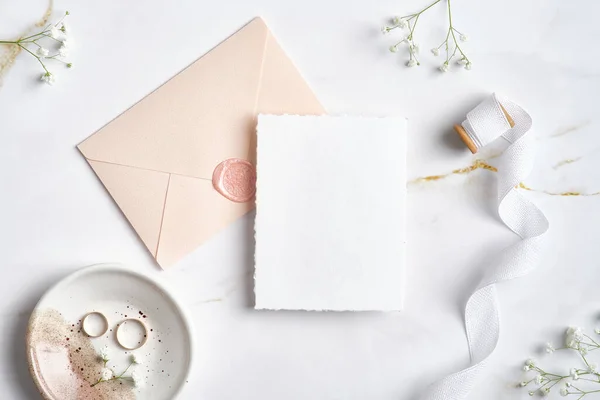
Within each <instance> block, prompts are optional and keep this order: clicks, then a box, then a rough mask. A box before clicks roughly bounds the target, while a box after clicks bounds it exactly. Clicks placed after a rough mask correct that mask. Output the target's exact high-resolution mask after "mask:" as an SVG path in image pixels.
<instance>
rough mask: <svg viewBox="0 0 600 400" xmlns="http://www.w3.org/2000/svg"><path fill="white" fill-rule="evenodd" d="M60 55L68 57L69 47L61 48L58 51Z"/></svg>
mask: <svg viewBox="0 0 600 400" xmlns="http://www.w3.org/2000/svg"><path fill="white" fill-rule="evenodd" d="M58 54H59V55H60V56H61V57H68V56H69V47H68V46H65V45H64V44H63V45H62V46H60V48H59V49H58Z"/></svg>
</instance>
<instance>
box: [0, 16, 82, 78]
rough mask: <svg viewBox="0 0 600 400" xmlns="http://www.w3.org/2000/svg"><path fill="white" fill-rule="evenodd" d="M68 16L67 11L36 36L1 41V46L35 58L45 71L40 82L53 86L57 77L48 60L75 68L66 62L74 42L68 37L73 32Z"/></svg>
mask: <svg viewBox="0 0 600 400" xmlns="http://www.w3.org/2000/svg"><path fill="white" fill-rule="evenodd" d="M68 15H69V12H68V11H67V12H65V14H64V15H63V16H62V18H61V19H60V20H59V21H58V22H56V23H54V24H49V25H47V26H46V27H45V28H44V29H42V30H41V31H40V32H38V33H36V34H34V35H30V36H27V37H22V38H19V39H17V40H0V44H5V45H9V46H17V47H18V48H19V50H23V51H25V52H26V53H28V54H29V55H31V56H33V57H35V59H36V60H37V61H38V62H39V63H40V65H41V66H42V68H43V70H44V71H43V72H42V75H41V76H40V80H41V81H42V82H45V83H47V84H48V85H53V84H54V82H55V81H56V77H55V75H54V74H53V73H52V72H50V70H49V69H48V66H47V62H48V60H52V61H57V62H60V63H62V64H64V65H65V66H66V67H67V68H71V67H72V66H73V64H72V63H70V62H68V61H67V60H66V58H67V57H68V56H69V52H70V50H71V47H72V40H71V39H70V38H68V37H67V36H68V35H70V32H71V29H70V28H69V26H68V25H67V24H66V21H65V18H66V17H67V16H68ZM32 50H33V51H32Z"/></svg>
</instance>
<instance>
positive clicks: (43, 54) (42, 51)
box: [36, 47, 48, 58]
mask: <svg viewBox="0 0 600 400" xmlns="http://www.w3.org/2000/svg"><path fill="white" fill-rule="evenodd" d="M36 53H37V55H38V56H40V58H45V57H48V49H45V48H43V47H39V48H38V49H37V51H36Z"/></svg>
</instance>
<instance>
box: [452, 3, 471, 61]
mask: <svg viewBox="0 0 600 400" xmlns="http://www.w3.org/2000/svg"><path fill="white" fill-rule="evenodd" d="M451 1H452V0H448V22H449V24H450V28H449V29H450V33H451V34H452V40H454V46H455V49H454V53H456V50H458V51H459V52H460V54H461V55H462V56H463V58H464V59H465V60H466V61H467V63H469V62H470V61H469V58H468V57H467V56H466V55H465V53H464V52H463V51H462V49H461V48H460V45H459V44H458V40H456V35H455V34H454V31H456V29H454V27H453V26H452V9H451V7H452V5H451V4H450V3H451ZM457 32H458V31H457ZM454 53H453V54H452V57H454ZM452 57H450V59H452Z"/></svg>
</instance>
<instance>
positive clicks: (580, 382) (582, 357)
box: [517, 326, 600, 400]
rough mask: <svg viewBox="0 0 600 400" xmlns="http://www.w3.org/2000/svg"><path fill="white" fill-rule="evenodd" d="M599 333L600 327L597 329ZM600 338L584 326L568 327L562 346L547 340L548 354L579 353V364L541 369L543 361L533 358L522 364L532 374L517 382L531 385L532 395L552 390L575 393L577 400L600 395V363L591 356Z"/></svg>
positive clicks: (566, 393)
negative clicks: (559, 369)
mask: <svg viewBox="0 0 600 400" xmlns="http://www.w3.org/2000/svg"><path fill="white" fill-rule="evenodd" d="M594 332H595V334H596V335H600V330H598V329H596V330H594ZM599 342H600V340H596V339H594V338H593V337H591V336H589V335H587V334H586V333H585V332H584V330H583V328H580V327H577V326H571V327H569V328H568V329H567V330H566V332H565V335H564V345H563V347H554V346H553V345H552V344H551V343H546V345H545V347H544V349H545V351H546V353H548V354H553V353H555V352H557V351H560V350H564V351H569V352H571V353H574V354H575V355H576V356H577V359H578V364H579V365H577V366H575V367H571V368H568V369H565V370H564V371H563V372H559V371H556V372H550V371H549V370H547V369H546V368H542V366H541V364H540V363H539V362H538V361H536V360H534V359H532V358H530V359H527V360H526V361H525V362H524V363H523V370H524V371H525V373H526V374H528V375H529V376H527V377H526V379H524V380H523V381H521V382H519V383H518V384H517V387H521V388H524V387H532V386H533V389H531V390H528V394H529V395H530V396H536V395H539V396H542V397H545V396H548V395H550V394H551V393H552V392H555V393H558V394H560V395H561V396H563V397H567V396H572V397H573V398H574V400H580V399H583V398H584V397H587V396H588V395H592V394H598V395H600V371H599V369H598V368H599V367H598V363H597V362H594V361H591V360H590V359H589V358H588V355H589V353H591V352H593V351H595V350H598V349H600V343H599Z"/></svg>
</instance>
